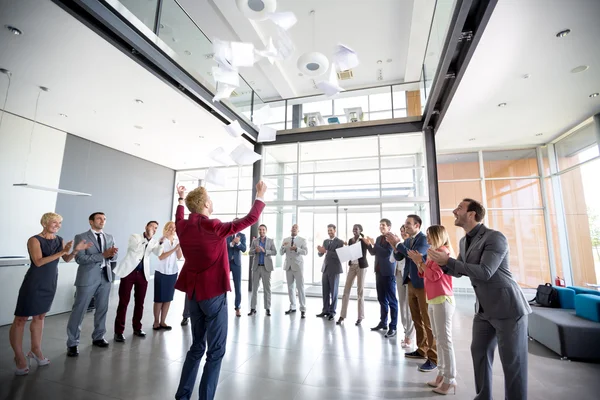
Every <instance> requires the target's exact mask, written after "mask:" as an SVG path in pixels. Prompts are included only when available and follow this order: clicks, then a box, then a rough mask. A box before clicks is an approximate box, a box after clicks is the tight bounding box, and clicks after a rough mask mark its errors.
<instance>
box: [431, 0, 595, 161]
mask: <svg viewBox="0 0 600 400" xmlns="http://www.w3.org/2000/svg"><path fill="white" fill-rule="evenodd" d="M599 16H600V1H597V0H572V1H564V0H518V1H517V0H504V1H499V2H498V4H497V6H496V8H495V10H494V12H493V14H492V16H491V19H490V21H489V24H488V25H487V27H486V30H485V31H484V33H483V37H482V39H481V41H480V42H479V45H478V46H477V49H476V50H475V53H474V55H473V58H472V59H471V62H470V64H469V66H468V68H467V71H466V73H465V75H464V77H463V79H462V81H461V82H460V85H459V87H458V90H457V91H456V94H455V96H454V98H453V99H452V103H451V105H450V107H449V109H448V112H447V113H446V116H445V117H444V119H443V121H442V124H441V126H440V129H439V130H438V132H437V136H436V141H437V149H438V151H451V150H454V149H469V148H473V149H475V148H490V147H492V148H493V147H513V146H514V147H522V146H528V145H537V144H544V143H548V142H550V141H552V139H554V138H556V137H557V136H559V135H560V134H562V133H564V132H566V131H567V130H569V129H570V128H572V127H574V126H576V125H578V124H579V123H580V122H582V121H583V120H585V119H587V118H589V117H590V116H592V115H594V114H596V113H598V112H600V97H596V98H590V97H589V95H590V94H591V93H595V92H600V46H599V45H598V40H599V39H600V24H599V23H598V17H599ZM564 29H571V33H570V34H569V35H568V36H566V37H563V38H557V37H556V33H557V32H559V31H561V30H564ZM580 65H588V66H589V69H588V70H587V71H585V72H581V73H576V74H574V73H571V72H570V71H571V70H572V69H573V68H575V67H577V66H580ZM525 74H529V75H530V77H529V78H528V79H524V78H523V76H524V75H525ZM499 103H507V106H506V107H498V104H499ZM539 133H541V134H542V135H541V136H536V134H539Z"/></svg>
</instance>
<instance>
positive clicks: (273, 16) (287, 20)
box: [267, 11, 298, 31]
mask: <svg viewBox="0 0 600 400" xmlns="http://www.w3.org/2000/svg"><path fill="white" fill-rule="evenodd" d="M267 18H268V19H270V20H271V21H273V22H274V23H275V25H277V26H279V27H280V28H281V29H283V30H286V31H287V30H288V29H290V28H291V27H292V26H294V25H296V22H298V18H296V15H295V14H294V13H293V12H291V11H284V12H274V13H268V14H267Z"/></svg>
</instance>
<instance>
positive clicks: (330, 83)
mask: <svg viewBox="0 0 600 400" xmlns="http://www.w3.org/2000/svg"><path fill="white" fill-rule="evenodd" d="M317 87H318V88H319V89H321V90H322V91H323V93H325V94H326V95H327V96H329V97H331V96H335V95H336V94H338V93H339V92H341V91H342V90H344V89H343V88H342V87H341V86H340V85H339V83H338V78H337V73H336V71H335V63H332V64H331V66H330V67H329V77H328V78H327V80H326V81H321V82H319V83H317Z"/></svg>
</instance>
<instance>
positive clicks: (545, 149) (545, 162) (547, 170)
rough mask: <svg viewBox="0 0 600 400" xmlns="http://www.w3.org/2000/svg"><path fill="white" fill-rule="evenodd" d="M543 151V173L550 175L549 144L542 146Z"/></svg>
mask: <svg viewBox="0 0 600 400" xmlns="http://www.w3.org/2000/svg"><path fill="white" fill-rule="evenodd" d="M541 151H542V175H543V176H550V159H549V158H548V146H544V147H542V148H541Z"/></svg>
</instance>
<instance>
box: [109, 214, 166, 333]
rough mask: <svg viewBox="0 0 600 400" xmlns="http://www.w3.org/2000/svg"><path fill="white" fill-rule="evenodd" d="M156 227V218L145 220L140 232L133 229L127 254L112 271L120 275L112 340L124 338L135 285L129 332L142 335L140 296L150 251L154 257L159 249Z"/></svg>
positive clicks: (143, 294)
mask: <svg viewBox="0 0 600 400" xmlns="http://www.w3.org/2000/svg"><path fill="white" fill-rule="evenodd" d="M156 229H158V222H156V221H150V222H148V223H147V224H146V229H145V231H144V233H143V234H139V233H134V234H133V235H131V236H130V237H129V244H128V246H127V254H126V255H125V258H124V259H123V261H121V262H120V263H119V265H118V266H117V268H115V271H114V273H115V274H116V275H118V276H120V277H121V283H120V284H119V306H118V307H117V316H116V317H115V342H124V341H125V336H124V335H123V332H124V331H125V318H126V316H127V306H128V305H129V300H130V299H131V290H132V289H133V288H134V287H135V294H134V299H135V306H134V309H133V334H134V335H136V336H139V337H145V336H146V333H145V332H144V331H143V330H142V315H143V314H144V299H145V298H146V290H147V289H148V279H149V278H150V255H151V254H152V253H154V254H155V255H156V256H157V257H158V256H159V255H161V253H162V252H163V241H164V240H165V238H164V237H161V238H160V240H156V239H153V237H154V234H155V233H156Z"/></svg>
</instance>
